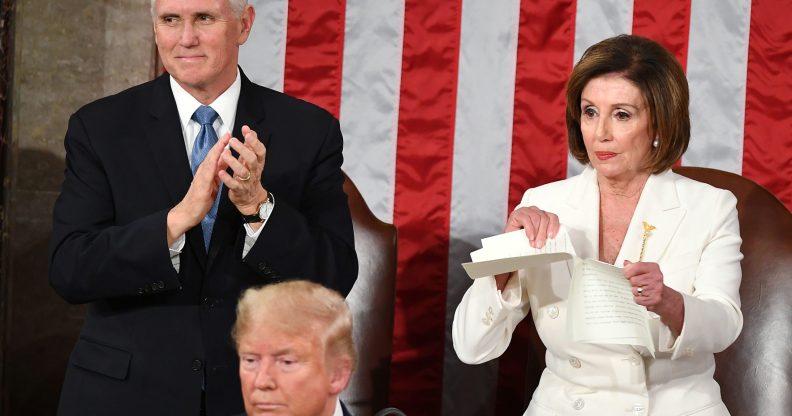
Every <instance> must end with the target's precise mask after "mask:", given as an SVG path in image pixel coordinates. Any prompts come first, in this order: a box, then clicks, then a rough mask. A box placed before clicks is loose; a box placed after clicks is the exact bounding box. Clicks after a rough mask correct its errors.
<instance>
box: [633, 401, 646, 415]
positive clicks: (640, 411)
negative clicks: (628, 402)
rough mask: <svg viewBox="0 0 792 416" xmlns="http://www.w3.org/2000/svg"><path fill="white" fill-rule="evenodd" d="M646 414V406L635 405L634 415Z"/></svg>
mask: <svg viewBox="0 0 792 416" xmlns="http://www.w3.org/2000/svg"><path fill="white" fill-rule="evenodd" d="M645 414H646V406H644V405H642V404H636V405H633V415H635V416H644V415H645Z"/></svg>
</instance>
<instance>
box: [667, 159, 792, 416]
mask: <svg viewBox="0 0 792 416" xmlns="http://www.w3.org/2000/svg"><path fill="white" fill-rule="evenodd" d="M674 171H675V172H676V173H678V174H680V175H684V176H687V177H689V178H691V179H695V180H697V181H701V182H706V183H708V184H710V185H712V186H715V187H718V188H722V189H728V190H729V191H731V192H732V193H733V194H734V196H736V197H737V215H738V216H739V219H740V235H741V236H742V239H743V244H742V247H741V251H742V253H743V255H744V256H745V257H744V258H743V261H742V285H741V286H740V300H741V302H742V307H741V309H742V312H743V318H744V324H743V330H742V333H741V334H740V337H739V338H737V341H735V343H734V344H732V345H731V346H730V347H729V348H727V349H726V350H725V351H723V352H721V353H718V354H715V362H716V364H715V380H717V381H718V384H720V387H721V396H722V397H723V402H724V403H725V404H726V407H727V408H728V409H729V412H731V414H732V416H753V415H762V416H775V415H778V416H781V415H789V414H792V348H790V342H792V214H790V212H789V210H788V209H787V208H786V207H785V206H784V205H783V204H782V203H781V202H780V201H779V200H778V199H777V198H776V197H775V196H773V194H771V193H770V192H769V191H768V190H767V189H765V188H763V187H761V186H760V185H758V184H756V183H755V182H753V181H751V180H750V179H746V178H744V177H742V176H739V175H735V174H733V173H729V172H724V171H720V170H716V169H709V168H698V167H678V168H674Z"/></svg>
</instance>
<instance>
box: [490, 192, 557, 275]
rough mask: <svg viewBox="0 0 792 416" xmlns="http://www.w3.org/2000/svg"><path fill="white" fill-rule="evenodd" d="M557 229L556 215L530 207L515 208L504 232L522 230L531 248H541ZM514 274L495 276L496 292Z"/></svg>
mask: <svg viewBox="0 0 792 416" xmlns="http://www.w3.org/2000/svg"><path fill="white" fill-rule="evenodd" d="M559 227H560V224H559V222H558V215H556V214H553V213H552V212H547V211H542V210H541V209H539V208H537V207H535V206H530V207H521V208H517V209H515V210H514V211H512V213H511V215H509V219H508V220H506V228H505V230H504V232H507V233H508V232H510V231H515V230H519V229H521V228H524V229H525V235H526V236H527V237H528V242H529V244H530V245H531V247H534V248H542V247H544V245H545V242H546V241H547V239H548V238H554V237H555V236H556V234H558V229H559ZM514 274H516V272H512V273H503V274H499V275H497V276H495V284H496V285H497V286H498V290H503V288H505V287H506V283H508V282H509V279H510V278H511V276H512V275H514Z"/></svg>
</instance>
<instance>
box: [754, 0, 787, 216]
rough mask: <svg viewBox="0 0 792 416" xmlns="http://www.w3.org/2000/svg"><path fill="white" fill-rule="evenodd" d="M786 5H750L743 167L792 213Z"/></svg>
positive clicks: (771, 0) (768, 1)
mask: <svg viewBox="0 0 792 416" xmlns="http://www.w3.org/2000/svg"><path fill="white" fill-rule="evenodd" d="M789 10H792V2H790V1H789V0H765V1H754V2H753V3H752V5H751V34H750V37H749V39H748V80H747V84H746V99H745V141H744V144H743V168H742V173H743V175H744V176H745V177H748V178H751V179H753V180H754V181H756V182H758V183H759V184H761V185H763V186H764V187H766V188H767V189H769V190H770V192H772V193H773V194H775V195H776V196H777V197H778V199H780V200H781V202H783V203H784V204H785V205H786V206H787V208H789V209H790V210H792V135H791V134H792V133H790V132H792V74H791V73H790V68H792V25H790V24H789V13H788V12H789Z"/></svg>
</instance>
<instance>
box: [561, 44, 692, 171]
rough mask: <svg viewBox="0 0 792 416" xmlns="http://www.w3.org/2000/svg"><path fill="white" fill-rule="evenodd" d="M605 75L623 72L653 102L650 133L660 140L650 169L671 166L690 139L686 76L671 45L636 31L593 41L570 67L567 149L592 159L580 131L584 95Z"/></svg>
mask: <svg viewBox="0 0 792 416" xmlns="http://www.w3.org/2000/svg"><path fill="white" fill-rule="evenodd" d="M606 74H619V75H621V76H622V77H623V78H624V79H626V80H628V81H630V82H632V83H633V84H634V85H635V86H636V87H638V89H639V90H640V91H641V94H642V95H643V98H644V100H645V101H646V104H647V105H648V106H649V113H650V115H651V119H652V125H651V129H652V130H651V133H652V136H653V137H654V136H656V137H657V138H658V141H659V144H658V146H657V148H655V149H654V150H653V151H652V152H650V153H649V157H648V160H646V168H647V169H650V170H651V172H652V173H660V172H663V171H665V170H666V169H669V168H671V167H672V166H673V165H674V163H676V161H677V160H679V158H681V157H682V154H684V153H685V150H687V147H688V143H689V142H690V111H689V109H688V105H689V101H690V95H689V93H688V84H687V79H686V78H685V72H684V71H683V70H682V66H681V65H679V62H677V60H676V59H675V58H674V57H673V56H672V55H671V53H670V52H668V50H666V49H665V48H664V47H662V46H661V45H660V44H659V43H657V42H655V41H653V40H649V39H646V38H643V37H640V36H634V35H619V36H616V37H612V38H608V39H605V40H603V41H601V42H599V43H597V44H595V45H593V46H591V47H590V48H588V49H587V50H586V52H585V53H584V54H583V57H581V58H580V61H579V62H578V63H577V64H576V65H575V68H574V69H573V70H572V75H571V76H570V77H569V82H568V83H567V94H566V98H567V106H566V124H567V132H568V134H569V152H570V153H571V154H572V156H574V157H575V159H577V160H578V161H579V162H580V163H583V164H588V163H589V157H588V153H586V146H585V144H584V143H583V133H582V132H581V130H580V113H581V109H580V96H581V94H582V92H583V88H585V87H586V85H587V84H588V83H589V81H591V80H592V79H593V78H596V77H599V76H601V75H606Z"/></svg>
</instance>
